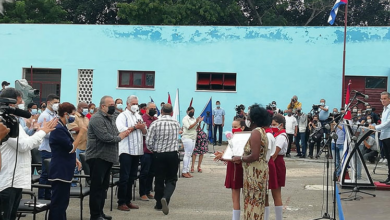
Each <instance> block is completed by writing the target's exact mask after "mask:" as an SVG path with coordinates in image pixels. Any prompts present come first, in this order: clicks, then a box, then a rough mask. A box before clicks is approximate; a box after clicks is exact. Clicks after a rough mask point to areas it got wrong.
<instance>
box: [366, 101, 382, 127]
mask: <svg viewBox="0 0 390 220" xmlns="http://www.w3.org/2000/svg"><path fill="white" fill-rule="evenodd" d="M374 110H375V108H372V107H371V105H367V106H366V114H367V116H368V115H371V119H372V120H373V122H374V123H375V124H377V123H378V121H379V115H378V114H377V113H375V112H374Z"/></svg>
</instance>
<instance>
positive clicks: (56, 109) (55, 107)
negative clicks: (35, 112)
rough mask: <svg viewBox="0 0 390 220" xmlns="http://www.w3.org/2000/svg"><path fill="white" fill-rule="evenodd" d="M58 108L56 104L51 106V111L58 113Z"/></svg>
mask: <svg viewBox="0 0 390 220" xmlns="http://www.w3.org/2000/svg"><path fill="white" fill-rule="evenodd" d="M59 106H60V104H58V103H56V104H53V105H52V108H53V111H58V107H59Z"/></svg>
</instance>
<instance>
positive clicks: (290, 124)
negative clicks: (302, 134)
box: [285, 108, 298, 157]
mask: <svg viewBox="0 0 390 220" xmlns="http://www.w3.org/2000/svg"><path fill="white" fill-rule="evenodd" d="M285 118H286V133H287V135H288V148H287V152H286V157H291V155H290V152H291V144H292V142H293V138H294V137H296V136H297V132H298V123H297V119H296V118H295V117H294V116H292V109H291V108H290V109H288V110H287V115H286V116H285Z"/></svg>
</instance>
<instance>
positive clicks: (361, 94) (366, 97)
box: [352, 90, 369, 99]
mask: <svg viewBox="0 0 390 220" xmlns="http://www.w3.org/2000/svg"><path fill="white" fill-rule="evenodd" d="M352 92H355V93H356V95H360V96H362V97H364V99H368V97H369V96H368V95H366V94H364V93H361V92H359V91H356V90H352Z"/></svg>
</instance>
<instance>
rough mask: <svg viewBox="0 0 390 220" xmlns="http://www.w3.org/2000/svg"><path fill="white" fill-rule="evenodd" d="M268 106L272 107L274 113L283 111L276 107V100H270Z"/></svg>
mask: <svg viewBox="0 0 390 220" xmlns="http://www.w3.org/2000/svg"><path fill="white" fill-rule="evenodd" d="M270 107H271V108H272V111H274V115H275V114H283V111H282V110H280V109H279V108H277V105H276V101H272V103H271V105H270Z"/></svg>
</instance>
